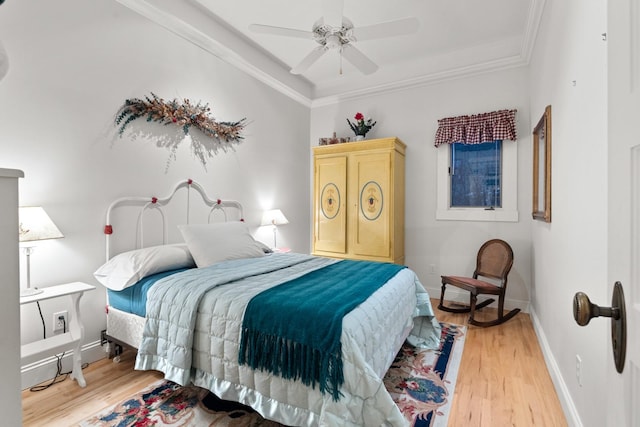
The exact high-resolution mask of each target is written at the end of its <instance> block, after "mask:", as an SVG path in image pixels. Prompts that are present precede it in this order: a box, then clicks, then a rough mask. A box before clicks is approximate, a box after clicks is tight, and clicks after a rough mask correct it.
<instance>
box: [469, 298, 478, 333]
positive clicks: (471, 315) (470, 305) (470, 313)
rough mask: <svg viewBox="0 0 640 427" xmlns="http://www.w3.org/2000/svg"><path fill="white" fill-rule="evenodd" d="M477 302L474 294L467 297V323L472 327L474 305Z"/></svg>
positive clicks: (474, 312) (474, 311)
mask: <svg viewBox="0 0 640 427" xmlns="http://www.w3.org/2000/svg"><path fill="white" fill-rule="evenodd" d="M477 302H478V296H477V295H476V294H473V293H472V294H471V295H470V296H469V323H471V324H472V325H473V323H474V322H475V320H474V318H473V317H474V316H475V314H476V303H477Z"/></svg>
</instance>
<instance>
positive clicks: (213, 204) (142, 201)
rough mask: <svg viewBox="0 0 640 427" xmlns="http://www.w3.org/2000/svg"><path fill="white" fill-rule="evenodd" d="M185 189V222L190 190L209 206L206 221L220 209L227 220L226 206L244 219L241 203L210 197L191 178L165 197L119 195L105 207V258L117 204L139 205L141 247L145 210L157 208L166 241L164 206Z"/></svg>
mask: <svg viewBox="0 0 640 427" xmlns="http://www.w3.org/2000/svg"><path fill="white" fill-rule="evenodd" d="M185 187H186V189H187V190H186V191H187V203H186V218H185V223H186V224H189V213H190V206H191V190H192V189H193V190H195V191H196V192H198V193H199V194H200V196H201V197H202V201H203V202H204V204H205V205H206V206H208V207H209V215H208V217H207V222H211V217H212V215H213V213H214V212H215V211H216V210H220V211H221V212H222V213H223V215H224V219H225V221H226V220H227V212H226V210H225V209H226V208H233V209H237V211H238V213H239V217H240V221H244V214H243V211H242V205H241V204H240V202H238V201H235V200H222V199H212V198H210V197H209V196H208V195H207V194H206V192H205V191H204V188H203V187H202V185H200V184H199V183H197V182H195V181H193V180H192V179H186V180H184V181H180V182H179V183H178V184H176V186H175V187H174V188H173V190H172V191H171V193H170V194H169V195H168V196H166V197H140V196H127V197H121V198H119V199H117V200H115V201H113V202H112V203H111V204H110V205H109V207H108V208H107V215H106V221H105V226H104V234H105V244H106V248H105V249H106V259H107V261H108V260H109V259H110V258H111V246H110V245H111V235H112V234H113V226H112V225H111V214H112V211H113V209H114V208H116V207H118V206H119V205H125V204H126V205H129V206H131V205H133V206H140V211H139V213H138V219H137V224H136V247H138V248H141V247H144V227H143V221H144V213H145V212H146V211H147V210H152V209H153V210H157V211H158V212H159V213H160V217H161V220H162V243H163V244H167V243H168V224H167V218H166V215H165V211H164V207H165V206H167V205H168V204H169V202H171V199H172V198H173V197H174V196H175V195H176V193H177V192H178V191H179V190H180V189H181V188H185Z"/></svg>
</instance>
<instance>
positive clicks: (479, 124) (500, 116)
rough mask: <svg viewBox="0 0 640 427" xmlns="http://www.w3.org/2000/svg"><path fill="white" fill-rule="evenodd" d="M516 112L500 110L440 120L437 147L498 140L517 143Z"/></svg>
mask: <svg viewBox="0 0 640 427" xmlns="http://www.w3.org/2000/svg"><path fill="white" fill-rule="evenodd" d="M516 111H517V110H500V111H493V112H491V113H482V114H474V115H472V116H459V117H447V118H444V119H440V120H438V130H437V131H436V141H435V146H436V147H437V146H438V145H440V144H453V143H456V142H459V143H462V144H482V143H483V142H493V141H496V140H500V141H502V140H504V139H509V140H511V141H515V140H516V138H517V135H516V121H515V117H516Z"/></svg>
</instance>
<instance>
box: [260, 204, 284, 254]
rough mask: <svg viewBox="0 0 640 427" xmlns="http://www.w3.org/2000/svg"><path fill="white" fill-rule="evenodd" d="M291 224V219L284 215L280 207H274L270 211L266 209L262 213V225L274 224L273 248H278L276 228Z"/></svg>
mask: <svg viewBox="0 0 640 427" xmlns="http://www.w3.org/2000/svg"><path fill="white" fill-rule="evenodd" d="M285 224H289V220H288V219H287V218H286V217H285V216H284V214H283V213H282V211H281V210H280V209H272V210H270V211H265V212H264V213H263V214H262V222H261V223H260V225H271V226H273V248H274V249H277V247H278V246H277V245H276V228H277V226H278V225H285Z"/></svg>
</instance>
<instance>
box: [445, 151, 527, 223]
mask: <svg viewBox="0 0 640 427" xmlns="http://www.w3.org/2000/svg"><path fill="white" fill-rule="evenodd" d="M517 145H518V144H517V143H515V142H513V141H503V142H499V143H497V144H496V143H495V142H488V143H483V144H442V145H441V146H439V147H438V148H437V150H438V159H437V209H436V219H438V220H460V221H508V222H517V221H518V207H517V190H518V176H517V170H518V168H517V163H518V150H517ZM450 171H451V172H450Z"/></svg>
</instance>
